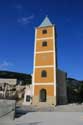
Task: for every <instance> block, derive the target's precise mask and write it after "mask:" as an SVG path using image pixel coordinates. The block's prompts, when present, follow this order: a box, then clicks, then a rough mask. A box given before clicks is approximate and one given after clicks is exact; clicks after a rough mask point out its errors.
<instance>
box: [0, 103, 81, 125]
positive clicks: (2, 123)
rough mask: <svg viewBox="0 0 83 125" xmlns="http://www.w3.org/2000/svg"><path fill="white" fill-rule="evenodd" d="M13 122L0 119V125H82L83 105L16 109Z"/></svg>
mask: <svg viewBox="0 0 83 125" xmlns="http://www.w3.org/2000/svg"><path fill="white" fill-rule="evenodd" d="M16 112H17V114H19V115H18V117H16V118H15V120H14V121H11V120H7V119H6V118H5V119H4V118H3V119H0V125H83V104H69V105H60V106H56V107H53V106H52V107H50V106H45V105H40V106H38V107H36V106H22V107H17V109H16Z"/></svg>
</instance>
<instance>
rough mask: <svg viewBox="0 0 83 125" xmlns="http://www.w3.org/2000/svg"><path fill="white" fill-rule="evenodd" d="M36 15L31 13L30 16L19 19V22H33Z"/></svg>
mask: <svg viewBox="0 0 83 125" xmlns="http://www.w3.org/2000/svg"><path fill="white" fill-rule="evenodd" d="M34 17H35V16H34V15H31V16H28V17H21V18H19V19H18V20H17V21H18V23H21V24H28V23H31V21H32V20H33V19H34Z"/></svg>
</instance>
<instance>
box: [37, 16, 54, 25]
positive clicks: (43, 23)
mask: <svg viewBox="0 0 83 125" xmlns="http://www.w3.org/2000/svg"><path fill="white" fill-rule="evenodd" d="M52 25H53V24H52V23H51V21H50V19H49V18H48V16H46V17H45V19H44V20H43V22H42V23H41V24H40V26H39V27H46V26H52Z"/></svg>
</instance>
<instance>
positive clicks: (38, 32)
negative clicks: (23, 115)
mask: <svg viewBox="0 0 83 125" xmlns="http://www.w3.org/2000/svg"><path fill="white" fill-rule="evenodd" d="M55 32H56V31H55V26H54V25H53V24H52V23H51V21H50V20H49V18H48V17H46V18H45V19H44V21H43V22H42V23H41V25H40V26H39V27H37V28H36V29H35V46H34V66H33V102H32V103H33V104H39V103H40V102H45V103H47V104H50V105H56V68H57V64H56V62H57V59H56V41H55V40H56V39H55V38H56V35H55Z"/></svg>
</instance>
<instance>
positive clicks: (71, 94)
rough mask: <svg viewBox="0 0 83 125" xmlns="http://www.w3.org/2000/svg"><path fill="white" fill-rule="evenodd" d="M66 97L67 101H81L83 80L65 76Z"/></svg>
mask: <svg viewBox="0 0 83 125" xmlns="http://www.w3.org/2000/svg"><path fill="white" fill-rule="evenodd" d="M67 97H68V102H69V103H74V102H78V103H82V102H83V81H78V80H76V79H73V78H67Z"/></svg>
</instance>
